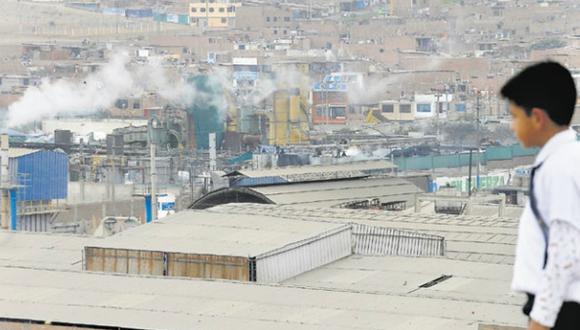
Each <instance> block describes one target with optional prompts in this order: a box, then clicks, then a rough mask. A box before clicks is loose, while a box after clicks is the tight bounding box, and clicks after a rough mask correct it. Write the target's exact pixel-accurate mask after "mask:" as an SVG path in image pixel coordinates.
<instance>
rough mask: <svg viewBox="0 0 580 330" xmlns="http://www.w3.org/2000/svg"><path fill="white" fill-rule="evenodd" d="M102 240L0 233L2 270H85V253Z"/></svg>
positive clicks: (58, 235)
mask: <svg viewBox="0 0 580 330" xmlns="http://www.w3.org/2000/svg"><path fill="white" fill-rule="evenodd" d="M100 240H101V239H99V238H92V237H82V236H73V235H63V234H49V233H27V232H8V231H0V266H13V267H29V268H39V269H60V270H81V269H82V250H83V247H84V246H85V245H91V244H94V243H95V242H98V241H100Z"/></svg>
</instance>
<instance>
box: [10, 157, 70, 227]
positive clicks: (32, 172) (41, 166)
mask: <svg viewBox="0 0 580 330" xmlns="http://www.w3.org/2000/svg"><path fill="white" fill-rule="evenodd" d="M9 157H10V163H9V166H10V177H11V178H10V179H11V183H12V186H13V187H14V188H13V189H12V190H11V192H10V198H11V206H12V207H11V209H12V210H11V213H12V215H11V218H12V219H11V229H12V230H26V231H48V230H49V228H50V221H51V219H52V216H53V214H54V213H56V212H58V207H57V206H58V201H59V200H63V199H66V198H67V196H68V163H69V160H68V155H67V154H66V153H64V152H59V151H49V150H33V149H18V148H12V149H10V151H9Z"/></svg>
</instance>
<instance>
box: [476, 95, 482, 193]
mask: <svg viewBox="0 0 580 330" xmlns="http://www.w3.org/2000/svg"><path fill="white" fill-rule="evenodd" d="M479 96H480V92H479V91H477V101H476V105H475V109H476V112H477V115H476V127H477V129H476V130H477V134H476V138H477V141H476V146H477V169H476V171H477V173H476V182H475V187H476V189H477V191H479V189H480V184H479V182H480V178H479V175H480V171H481V169H480V168H481V160H480V159H481V131H480V120H479V114H480V109H479Z"/></svg>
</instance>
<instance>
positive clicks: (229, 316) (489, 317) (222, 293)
mask: <svg viewBox="0 0 580 330" xmlns="http://www.w3.org/2000/svg"><path fill="white" fill-rule="evenodd" d="M378 259H379V260H384V261H383V262H381V264H383V265H385V264H391V265H396V264H397V263H399V262H401V260H402V259H399V258H395V259H393V258H388V257H387V258H378ZM412 260H413V262H415V264H416V267H415V268H414V271H415V272H421V269H423V268H425V267H426V266H431V265H433V264H434V263H435V262H433V261H432V260H431V259H426V264H423V259H412ZM345 261H346V262H348V261H349V260H348V259H346V260H345ZM375 261H376V260H375ZM464 263H465V262H464ZM334 265H336V263H335V264H333V265H331V266H334ZM339 265H340V262H339ZM458 267H460V265H458ZM461 267H464V268H468V267H470V265H469V264H465V265H463V266H461ZM326 271H327V272H328V275H327V276H328V277H332V275H333V274H335V273H333V271H332V270H330V271H329V270H328V269H327V270H326ZM411 271H413V270H411ZM490 271H491V270H490ZM345 272H348V270H345ZM335 275H336V274H335ZM353 275H354V274H353ZM467 275H469V274H467ZM304 276H309V277H312V276H313V275H312V274H306V275H304ZM417 276H420V275H417ZM360 277H361V276H360V274H359V276H358V279H357V278H356V277H354V276H348V275H347V274H346V273H342V272H341V274H339V275H338V276H336V278H335V279H334V280H333V281H334V282H338V281H340V280H341V279H342V281H343V282H344V281H345V280H346V281H352V282H356V281H359V280H360ZM426 277H428V276H426ZM347 278H351V279H350V280H347ZM392 279H393V278H392V277H391V280H392ZM300 280H301V279H300V278H299V279H298V281H300ZM388 280H389V278H388V277H387V278H385V281H388ZM421 280H422V279H417V281H413V280H410V281H409V282H408V285H414V284H415V282H420V281H421ZM452 280H453V279H450V280H448V281H446V282H443V283H440V284H438V285H437V286H439V288H437V286H435V287H434V289H433V290H424V291H423V292H422V291H421V290H419V291H416V292H415V293H413V294H402V293H397V292H396V291H393V292H386V291H384V290H383V291H381V290H380V289H375V290H350V289H344V288H332V287H327V288H324V287H308V286H303V287H301V285H304V283H294V284H282V285H257V284H245V283H241V282H227V281H204V280H195V279H188V280H185V279H172V278H154V277H133V276H119V275H109V274H95V273H80V272H66V271H46V270H31V269H18V268H6V267H0V291H1V292H2V296H1V297H0V311H1V312H0V315H2V317H5V318H17V319H32V320H50V321H53V322H67V323H75V324H89V325H102V326H121V327H130V328H138V329H166V330H172V329H187V330H190V329H233V328H240V327H242V328H246V329H249V328H251V329H321V328H326V329H330V328H332V329H385V328H388V329H396V330H416V329H425V330H444V329H445V330H455V329H457V330H464V329H477V326H478V324H479V323H490V324H500V325H514V326H523V325H524V324H525V322H526V320H525V318H524V317H523V316H522V315H521V312H520V306H519V305H515V304H512V302H511V301H496V300H493V299H489V300H488V299H487V298H488V297H478V296H477V294H476V293H477V292H479V291H481V290H482V289H483V288H471V286H470V284H477V283H478V282H473V279H468V278H467V277H463V278H461V277H459V278H458V279H456V281H452ZM490 281H492V282H491V284H492V285H494V286H496V285H499V286H498V287H497V288H496V289H494V290H493V291H491V293H489V294H488V296H494V295H495V296H501V294H496V292H497V291H500V290H502V289H503V284H501V283H503V282H502V281H498V283H499V284H498V283H495V282H493V279H490ZM378 282H380V281H378ZM379 288H380V287H379ZM437 290H439V291H442V290H446V291H448V292H449V294H448V295H449V296H445V295H438V293H437V292H436V291H437ZM474 290H475V292H473V291H474Z"/></svg>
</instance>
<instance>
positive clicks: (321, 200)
mask: <svg viewBox="0 0 580 330" xmlns="http://www.w3.org/2000/svg"><path fill="white" fill-rule="evenodd" d="M252 190H255V191H257V192H259V193H261V194H263V195H264V196H266V197H267V198H269V199H270V200H272V201H273V202H274V203H276V204H278V205H305V206H316V207H331V206H336V205H338V204H342V203H344V202H350V201H356V200H365V199H370V198H379V199H380V200H381V202H383V203H385V202H392V201H411V200H413V198H414V195H415V194H417V193H419V188H417V187H416V186H415V185H413V184H412V183H410V182H408V181H406V180H403V179H399V178H394V177H392V178H380V179H379V178H369V179H356V180H338V181H328V182H315V183H300V184H287V185H274V186H265V187H254V188H252Z"/></svg>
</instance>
